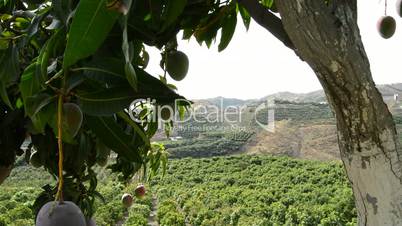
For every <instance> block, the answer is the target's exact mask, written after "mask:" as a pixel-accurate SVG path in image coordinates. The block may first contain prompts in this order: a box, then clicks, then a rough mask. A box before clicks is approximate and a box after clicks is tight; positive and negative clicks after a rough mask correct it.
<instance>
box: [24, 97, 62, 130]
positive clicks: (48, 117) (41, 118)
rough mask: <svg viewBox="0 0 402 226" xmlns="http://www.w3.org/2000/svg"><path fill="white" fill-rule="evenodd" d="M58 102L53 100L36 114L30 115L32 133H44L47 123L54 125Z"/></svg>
mask: <svg viewBox="0 0 402 226" xmlns="http://www.w3.org/2000/svg"><path fill="white" fill-rule="evenodd" d="M56 109H57V107H56V102H51V103H49V104H47V105H46V106H44V107H43V108H41V110H40V111H39V112H37V113H36V114H35V115H34V116H32V117H30V118H31V122H32V125H33V128H31V131H30V132H31V133H34V134H36V133H44V132H45V126H46V125H47V124H49V125H52V122H55V119H56Z"/></svg>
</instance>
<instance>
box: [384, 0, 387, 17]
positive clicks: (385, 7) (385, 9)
mask: <svg viewBox="0 0 402 226" xmlns="http://www.w3.org/2000/svg"><path fill="white" fill-rule="evenodd" d="M384 5H385V6H384V15H385V16H386V15H387V0H385V1H384Z"/></svg>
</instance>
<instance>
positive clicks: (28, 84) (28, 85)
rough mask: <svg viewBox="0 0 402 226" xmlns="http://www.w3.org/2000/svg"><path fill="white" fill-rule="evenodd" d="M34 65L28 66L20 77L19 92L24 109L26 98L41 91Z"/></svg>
mask: <svg viewBox="0 0 402 226" xmlns="http://www.w3.org/2000/svg"><path fill="white" fill-rule="evenodd" d="M35 70H36V63H33V64H31V65H29V66H28V67H27V68H26V69H25V71H24V72H23V74H22V76H21V81H20V84H19V88H20V91H21V96H22V100H23V102H24V107H25V108H26V107H27V106H26V102H27V98H28V97H30V96H33V95H35V94H37V93H38V92H39V91H40V90H41V84H40V82H39V81H38V79H36V74H35Z"/></svg>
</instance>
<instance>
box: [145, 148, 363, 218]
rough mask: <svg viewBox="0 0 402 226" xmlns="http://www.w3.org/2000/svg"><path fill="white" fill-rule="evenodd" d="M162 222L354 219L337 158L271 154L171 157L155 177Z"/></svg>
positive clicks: (154, 182)
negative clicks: (162, 172)
mask: <svg viewBox="0 0 402 226" xmlns="http://www.w3.org/2000/svg"><path fill="white" fill-rule="evenodd" d="M152 185H153V187H154V190H155V191H156V195H157V196H158V199H159V208H158V216H159V218H160V219H159V220H160V222H161V223H162V225H166V226H167V225H184V222H186V223H189V224H190V225H197V226H198V225H205V226H207V225H238V226H249V225H261V226H262V225H355V224H356V212H355V208H354V201H353V198H352V191H351V189H350V187H349V184H348V181H347V179H346V177H345V175H344V171H343V167H342V165H341V164H340V163H336V162H329V163H323V162H317V161H306V160H296V159H292V158H288V157H272V156H245V155H240V156H229V157H214V158H204V159H191V158H184V159H180V160H173V161H171V162H170V167H169V170H168V173H167V175H166V176H165V177H164V178H159V179H158V180H154V181H152Z"/></svg>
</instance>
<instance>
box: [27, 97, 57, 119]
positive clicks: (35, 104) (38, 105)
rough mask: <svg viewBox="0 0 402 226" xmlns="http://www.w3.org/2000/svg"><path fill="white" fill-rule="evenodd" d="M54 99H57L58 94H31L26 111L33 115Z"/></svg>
mask: <svg viewBox="0 0 402 226" xmlns="http://www.w3.org/2000/svg"><path fill="white" fill-rule="evenodd" d="M54 100H56V96H51V95H49V94H47V93H39V94H37V95H34V96H30V97H28V98H27V99H26V104H25V106H26V107H25V112H26V113H27V114H28V115H29V116H30V117H32V116H34V115H36V114H37V113H38V112H39V111H40V110H41V109H42V108H44V107H45V106H47V105H48V104H50V103H51V102H53V101H54Z"/></svg>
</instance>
